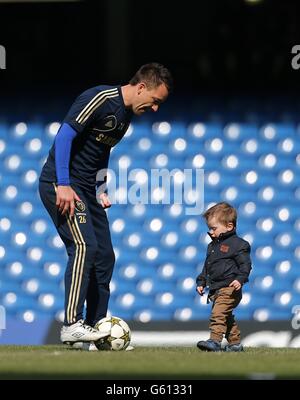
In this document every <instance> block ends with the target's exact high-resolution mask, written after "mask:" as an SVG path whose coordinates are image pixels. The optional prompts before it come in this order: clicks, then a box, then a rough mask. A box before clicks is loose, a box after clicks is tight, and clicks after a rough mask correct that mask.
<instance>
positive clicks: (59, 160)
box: [55, 123, 80, 217]
mask: <svg viewBox="0 0 300 400" xmlns="http://www.w3.org/2000/svg"><path fill="white" fill-rule="evenodd" d="M76 135H77V132H76V131H75V130H74V129H73V128H71V127H70V125H68V124H66V123H64V124H63V125H62V126H61V128H60V130H59V131H58V133H57V135H56V137H55V167H56V177H57V191H56V205H57V207H58V208H59V211H60V212H61V213H62V214H63V215H64V214H65V213H66V212H67V211H68V210H70V211H69V212H70V216H71V217H73V215H74V210H75V200H79V201H80V198H79V196H78V195H77V194H76V193H75V191H74V190H73V189H72V188H71V186H70V174H69V163H70V154H71V147H72V142H73V140H74V138H75V136H76Z"/></svg>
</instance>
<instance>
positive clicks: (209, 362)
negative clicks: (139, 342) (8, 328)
mask: <svg viewBox="0 0 300 400" xmlns="http://www.w3.org/2000/svg"><path fill="white" fill-rule="evenodd" d="M299 378H300V349H291V348H276V349H275V348H246V349H245V351H244V352H243V353H224V352H222V353H206V352H201V351H199V350H198V349H197V348H190V347H168V348H166V347H163V348H161V347H160V348H159V347H152V348H150V347H139V348H135V350H133V351H120V352H114V351H97V352H87V351H79V350H73V349H69V348H68V347H67V346H63V345H62V346H50V345H49V346H0V379H299Z"/></svg>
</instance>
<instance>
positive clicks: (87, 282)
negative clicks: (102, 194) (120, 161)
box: [39, 182, 115, 326]
mask: <svg viewBox="0 0 300 400" xmlns="http://www.w3.org/2000/svg"><path fill="white" fill-rule="evenodd" d="M72 188H73V190H74V191H75V192H76V193H77V195H78V196H79V198H80V199H81V201H80V202H79V201H76V202H75V213H74V217H72V218H71V217H70V216H69V214H68V213H67V214H65V215H61V213H60V212H59V210H58V208H57V206H56V186H55V184H54V183H50V182H40V185H39V191H40V196H41V199H42V202H43V204H44V206H45V207H46V209H47V211H48V213H49V214H50V217H51V218H52V221H53V222H54V225H55V227H56V229H57V232H58V234H59V236H60V237H61V239H62V241H63V242H64V244H65V246H66V250H67V253H68V257H69V259H68V264H67V268H66V271H65V320H64V324H65V325H71V324H73V323H75V322H77V321H78V320H80V319H84V315H83V311H84V303H85V301H86V306H87V309H86V318H85V322H86V323H87V324H88V325H91V326H93V325H95V323H96V322H97V321H99V320H100V319H101V318H103V317H105V316H106V313H107V308H108V301H109V296H110V290H109V283H110V280H111V277H112V273H113V267H114V263H115V256H114V251H113V246H112V242H111V236H110V230H109V224H108V220H107V216H106V212H105V210H104V209H103V208H102V206H101V205H100V204H99V203H98V202H97V199H96V193H95V192H90V191H87V190H83V189H82V188H80V187H77V186H75V185H72Z"/></svg>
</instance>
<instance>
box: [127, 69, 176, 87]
mask: <svg viewBox="0 0 300 400" xmlns="http://www.w3.org/2000/svg"><path fill="white" fill-rule="evenodd" d="M140 82H145V83H147V84H148V86H149V87H150V88H156V87H158V86H159V85H161V84H162V83H164V84H165V85H166V88H167V89H168V91H169V92H170V91H171V90H172V88H173V78H172V75H171V73H170V71H169V70H168V69H167V68H166V67H164V66H163V65H162V64H158V63H149V64H145V65H142V66H141V68H140V69H139V70H138V71H137V72H136V73H135V75H134V76H133V77H132V78H131V80H130V81H129V83H130V85H133V86H135V85H137V84H138V83H140Z"/></svg>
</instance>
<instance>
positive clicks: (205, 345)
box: [197, 339, 221, 351]
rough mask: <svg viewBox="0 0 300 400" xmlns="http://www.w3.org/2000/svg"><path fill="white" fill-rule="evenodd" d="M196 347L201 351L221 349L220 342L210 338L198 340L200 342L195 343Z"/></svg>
mask: <svg viewBox="0 0 300 400" xmlns="http://www.w3.org/2000/svg"><path fill="white" fill-rule="evenodd" d="M197 347H198V349H200V350H202V351H221V343H219V342H216V341H214V340H212V339H208V340H200V342H198V343H197Z"/></svg>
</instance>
